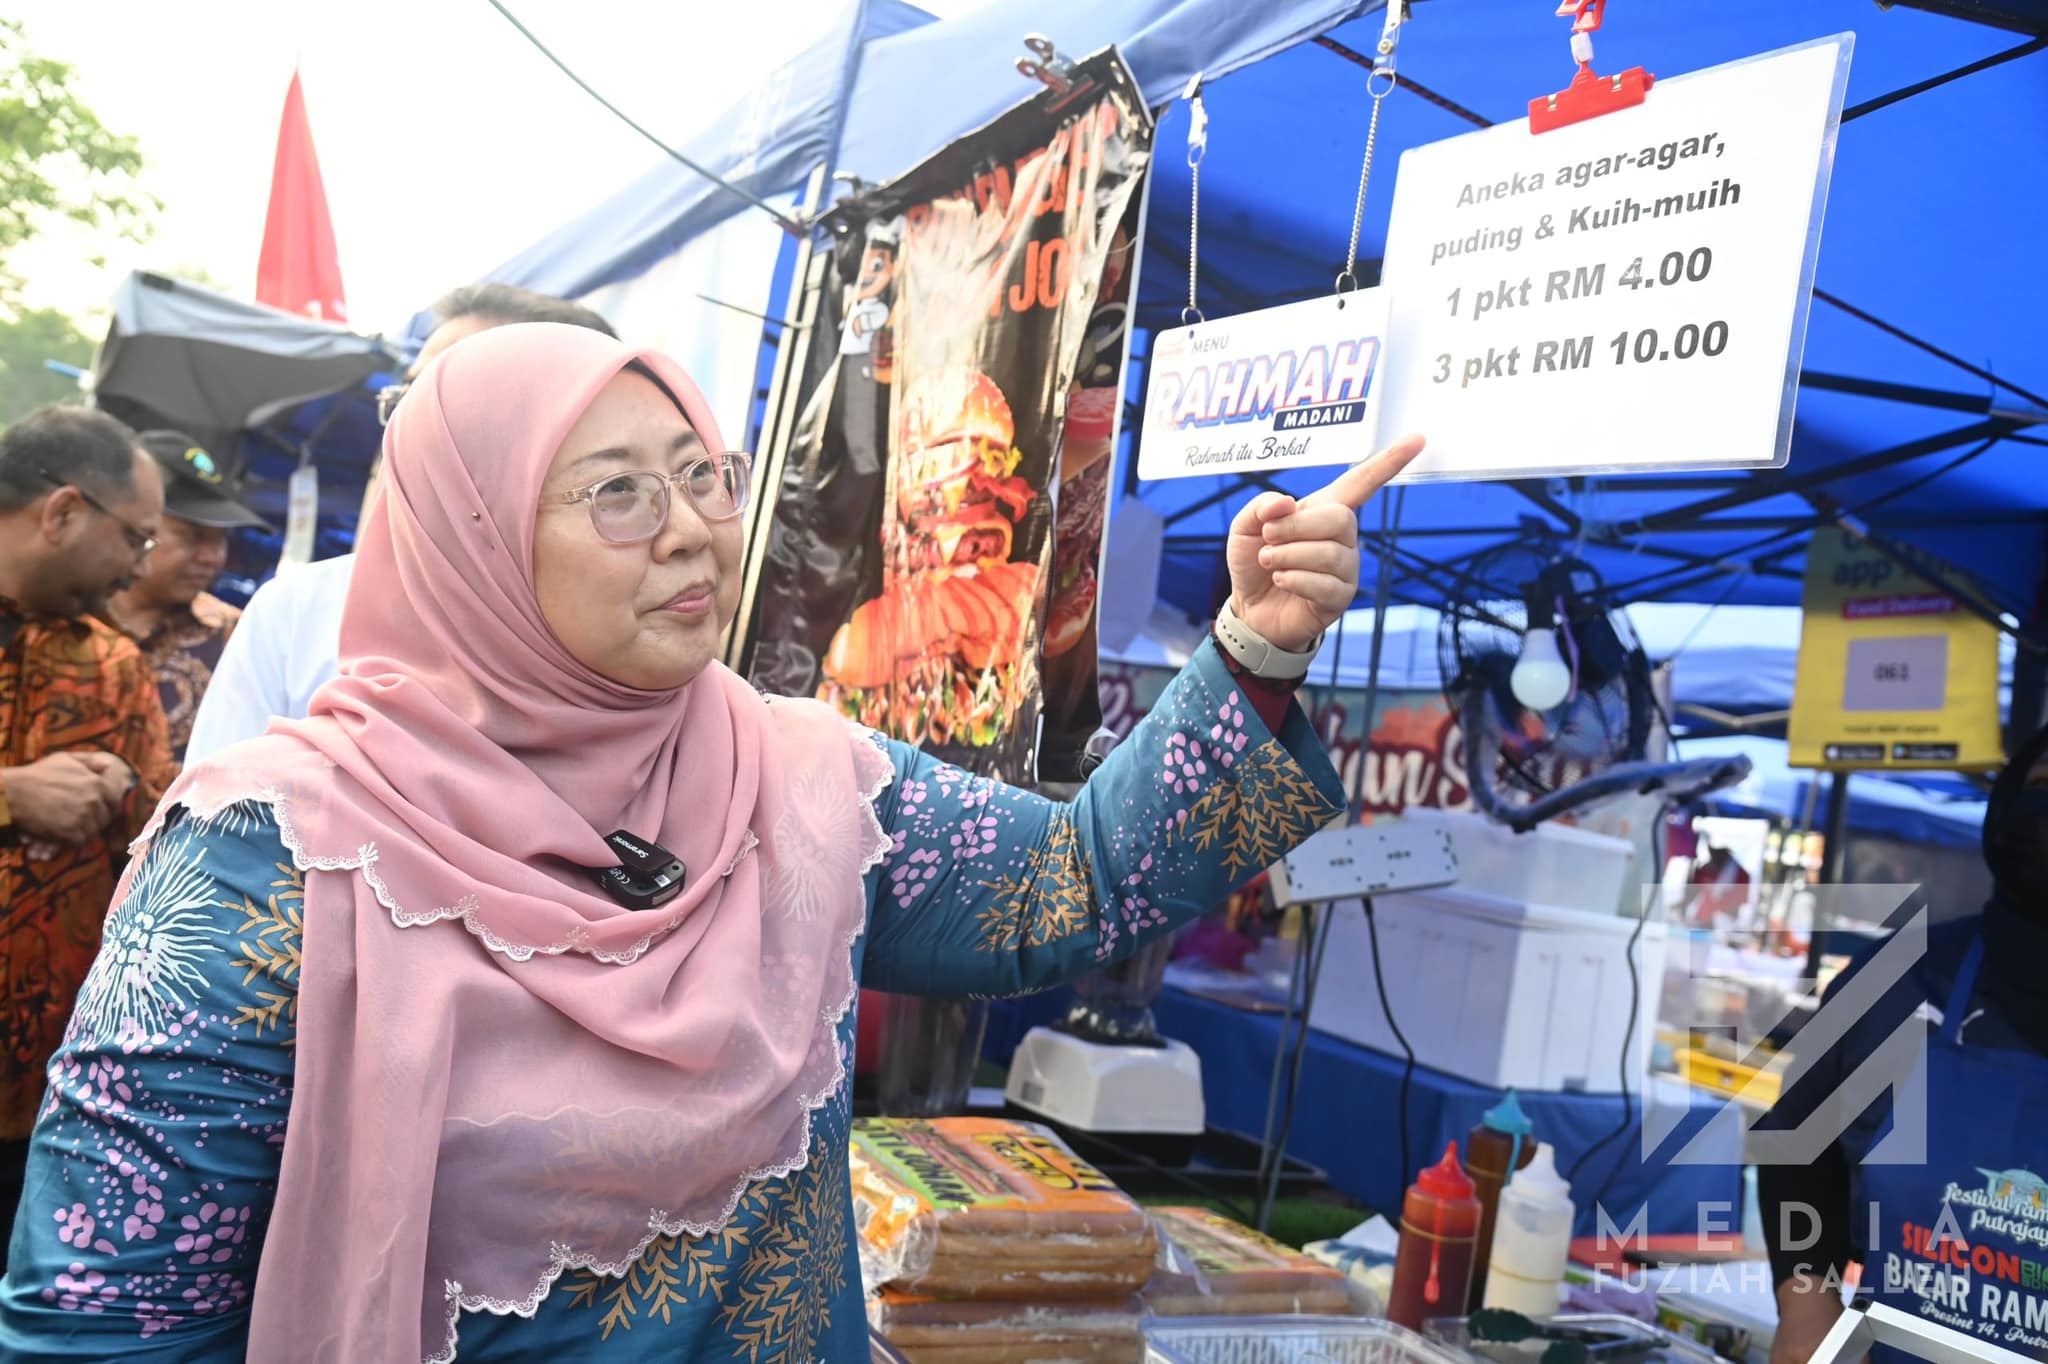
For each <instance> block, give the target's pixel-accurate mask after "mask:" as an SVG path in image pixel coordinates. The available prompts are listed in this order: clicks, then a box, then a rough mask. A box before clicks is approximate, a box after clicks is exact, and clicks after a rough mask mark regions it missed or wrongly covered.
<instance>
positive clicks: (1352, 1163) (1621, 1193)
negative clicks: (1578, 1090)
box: [982, 986, 1743, 1237]
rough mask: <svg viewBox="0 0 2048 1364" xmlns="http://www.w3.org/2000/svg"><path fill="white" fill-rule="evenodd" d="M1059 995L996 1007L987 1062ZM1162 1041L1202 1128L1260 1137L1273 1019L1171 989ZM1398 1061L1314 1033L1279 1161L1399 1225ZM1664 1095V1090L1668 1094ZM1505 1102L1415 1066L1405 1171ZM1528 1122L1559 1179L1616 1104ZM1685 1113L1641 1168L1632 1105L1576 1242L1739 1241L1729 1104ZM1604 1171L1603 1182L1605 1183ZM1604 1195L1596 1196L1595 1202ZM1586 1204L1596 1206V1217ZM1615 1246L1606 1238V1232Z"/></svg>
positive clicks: (1736, 1146)
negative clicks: (1196, 1099) (1632, 1234)
mask: <svg viewBox="0 0 2048 1364" xmlns="http://www.w3.org/2000/svg"><path fill="white" fill-rule="evenodd" d="M1068 999H1069V996H1068V994H1067V992H1066V991H1054V992H1052V993H1050V994H1045V995H1038V996H1034V997H1032V998H1029V999H1022V1000H1011V1001H999V1002H997V1003H996V1004H994V1005H993V1006H992V1008H991V1013H990V1017H989V1026H988V1036H987V1040H986V1041H985V1042H984V1044H983V1047H982V1055H983V1056H984V1057H985V1058H986V1059H988V1060H990V1061H993V1062H996V1063H998V1064H1007V1063H1008V1062H1009V1059H1010V1056H1011V1054H1012V1053H1013V1052H1014V1051H1015V1050H1016V1048H1017V1044H1018V1043H1019V1042H1020V1041H1021V1040H1022V1039H1023V1036H1024V1034H1025V1033H1026V1032H1027V1031H1028V1030H1029V1029H1031V1028H1032V1027H1034V1026H1036V1025H1038V1024H1043V1023H1048V1022H1051V1021H1052V1020H1053V1019H1055V1018H1057V1017H1059V1016H1061V1015H1062V1014H1063V1013H1064V1012H1065V1010H1066V1005H1067V1003H1068ZM1154 1014H1155V1016H1156V1017H1157V1018H1158V1021H1159V1028H1160V1031H1161V1032H1163V1033H1164V1034H1165V1035H1166V1036H1168V1037H1172V1038H1176V1039H1178V1040H1180V1041H1182V1042H1185V1043H1187V1044H1188V1045H1189V1046H1190V1047H1192V1048H1193V1049H1194V1051H1195V1053H1196V1054H1197V1055H1198V1056H1200V1057H1201V1058H1202V1087H1203V1094H1204V1097H1205V1099H1206V1101H1207V1104H1208V1121H1209V1125H1210V1126H1211V1127H1217V1128H1223V1129H1226V1130H1228V1131H1233V1132H1240V1133H1246V1134H1249V1135H1251V1136H1253V1137H1257V1136H1258V1135H1259V1134H1260V1133H1261V1132H1262V1131H1263V1130H1264V1129H1265V1123H1266V1097H1267V1087H1268V1084H1269V1082H1270V1078H1271V1076H1272V1073H1273V1060H1274V1051H1275V1048H1276V1047H1277V1046H1278V1045H1279V1040H1280V1028H1281V1020H1280V1018H1279V1016H1278V1015H1276V1014H1260V1013H1253V1012H1249V1011H1246V1010H1243V1009H1237V1008H1232V1007H1230V1006H1228V1005H1224V1004H1218V1003H1215V1002H1213V1001H1210V1000H1206V999H1201V998H1198V997H1197V996H1195V995H1192V994H1189V993H1187V992H1185V991H1182V990H1177V989H1174V988H1173V987H1171V986H1169V987H1167V988H1166V990H1165V991H1164V992H1163V993H1162V994H1161V996H1160V999H1159V1002H1158V1004H1157V1005H1155V1006H1154ZM1402 1069H1403V1062H1402V1059H1401V1058H1400V1057H1399V1056H1388V1055H1385V1054H1383V1053H1380V1052H1377V1051H1373V1050H1371V1049H1370V1048H1367V1047H1361V1046H1359V1045H1357V1044H1356V1043H1352V1042H1346V1041H1344V1040H1342V1039H1341V1038H1336V1037H1332V1036H1329V1035H1328V1034H1326V1033H1322V1032H1319V1031H1316V1030H1314V1029H1311V1030H1310V1032H1309V1043H1308V1054H1307V1056H1306V1058H1305V1059H1304V1060H1303V1063H1302V1071H1301V1097H1300V1101H1299V1103H1298V1104H1297V1106H1296V1109H1295V1115H1294V1127H1293V1131H1292V1133H1291V1135H1290V1137H1289V1139H1288V1143H1287V1151H1288V1154H1289V1155H1291V1156H1294V1157H1295V1158H1297V1159H1299V1160H1305V1161H1308V1162H1309V1163H1310V1164H1313V1165H1316V1166H1319V1167H1321V1169H1322V1170H1323V1171H1324V1172H1325V1173H1326V1174H1327V1175H1328V1176H1329V1180H1330V1183H1331V1185H1332V1186H1333V1187H1334V1188H1336V1189H1338V1190H1340V1191H1341V1192H1343V1193H1345V1194H1347V1195H1349V1196H1350V1197H1352V1198H1355V1199H1357V1200H1359V1201H1360V1202H1362V1203H1364V1204H1366V1205H1367V1206H1368V1207H1370V1208H1373V1209H1375V1210H1378V1211H1383V1212H1387V1213H1389V1214H1390V1215H1392V1216H1398V1213H1399V1209H1400V1203H1401V1196H1402V1193H1403V1191H1404V1190H1405V1189H1406V1188H1407V1186H1408V1184H1409V1183H1410V1182H1411V1180H1412V1179H1413V1175H1414V1172H1413V1171H1408V1172H1406V1173H1404V1172H1403V1171H1402V1170H1401V1169H1400V1168H1399V1167H1400V1164H1401V1152H1400V1136H1399V1131H1400V1127H1399V1120H1398V1114H1399V1111H1400V1091H1401V1072H1402ZM1667 1092H1668V1091H1667ZM1500 1096H1501V1091H1500V1090H1497V1089H1492V1088H1489V1087H1487V1086H1485V1085H1480V1084H1475V1083H1473V1082H1472V1081H1470V1080H1464V1079H1460V1078H1458V1077H1457V1076H1454V1075H1446V1074H1444V1073H1443V1072H1441V1071H1434V1070H1429V1069H1427V1068H1425V1067H1421V1066H1418V1067H1416V1070H1415V1079H1414V1083H1413V1084H1412V1086H1411V1087H1410V1091H1409V1097H1408V1132H1409V1148H1410V1150H1409V1159H1410V1160H1411V1161H1412V1162H1414V1163H1415V1164H1417V1165H1418V1166H1420V1165H1421V1164H1422V1163H1424V1162H1434V1161H1435V1160H1438V1159H1440V1158H1441V1157H1442V1156H1443V1153H1444V1146H1445V1145H1446V1143H1449V1142H1452V1141H1457V1142H1461V1143H1462V1142H1463V1140H1464V1138H1465V1134H1466V1133H1467V1132H1468V1131H1470V1130H1471V1128H1472V1127H1473V1125H1474V1124H1475V1123H1477V1122H1478V1121H1479V1119H1480V1116H1481V1115H1482V1114H1483V1113H1485V1111H1486V1110H1487V1109H1488V1108H1490V1107H1492V1106H1493V1105H1494V1104H1495V1103H1496V1102H1497V1101H1498V1100H1499V1099H1500ZM1520 1098H1521V1103H1522V1108H1523V1111H1525V1112H1526V1113H1527V1114H1528V1115H1529V1118H1530V1120H1531V1121H1532V1122H1533V1123H1534V1124H1535V1129H1536V1139H1537V1140H1539V1141H1547V1142H1549V1143H1551V1145H1552V1146H1553V1147H1555V1148H1556V1151H1557V1165H1558V1169H1559V1171H1560V1172H1562V1171H1566V1170H1569V1169H1570V1168H1571V1167H1572V1166H1573V1165H1574V1164H1575V1163H1576V1162H1577V1161H1578V1159H1579V1157H1580V1155H1581V1154H1582V1153H1583V1152H1585V1151H1586V1150H1587V1149H1588V1148H1590V1147H1592V1146H1594V1145H1595V1144H1596V1143H1598V1142H1599V1141H1601V1139H1602V1138H1604V1137H1606V1136H1608V1135H1609V1134H1610V1133H1612V1132H1614V1131H1615V1129H1616V1128H1617V1127H1619V1126H1620V1125H1621V1120H1622V1100H1621V1096H1620V1095H1618V1094H1561V1093H1533V1092H1523V1093H1520ZM1686 1103H1687V1104H1688V1106H1689V1111H1687V1112H1685V1113H1683V1114H1674V1113H1671V1112H1669V1111H1668V1110H1667V1111H1664V1112H1662V1113H1660V1118H1662V1119H1663V1122H1662V1123H1661V1124H1660V1125H1672V1126H1675V1133H1674V1135H1673V1136H1671V1137H1669V1138H1668V1139H1665V1140H1663V1141H1662V1142H1660V1143H1659V1144H1658V1145H1657V1147H1656V1153H1655V1155H1654V1157H1653V1158H1652V1159H1651V1161H1649V1162H1648V1163H1647V1164H1646V1163H1645V1162H1644V1160H1643V1159H1642V1115H1643V1104H1642V1097H1641V1096H1640V1095H1637V1096H1636V1097H1635V1100H1634V1103H1633V1121H1632V1122H1631V1123H1630V1126H1629V1130H1628V1132H1627V1133H1626V1134H1625V1135H1623V1136H1618V1137H1616V1138H1615V1139H1614V1140H1613V1141H1611V1142H1609V1143H1608V1144H1607V1145H1606V1146H1605V1147H1603V1148H1602V1149H1601V1150H1600V1151H1599V1152H1597V1153H1596V1154H1595V1155H1594V1156H1593V1157H1592V1159H1591V1160H1590V1161H1588V1162H1587V1164H1586V1166H1585V1168H1584V1169H1583V1170H1582V1171H1581V1172H1580V1175H1579V1178H1578V1180H1577V1181H1575V1183H1574V1187H1573V1198H1574V1200H1575V1201H1576V1202H1577V1203H1578V1205H1579V1211H1578V1223H1577V1226H1576V1228H1575V1234H1576V1235H1578V1236H1582V1237H1584V1236H1598V1235H1599V1234H1600V1233H1601V1217H1600V1212H1599V1209H1604V1210H1605V1213H1606V1221H1607V1224H1608V1226H1609V1227H1610V1228H1613V1229H1616V1230H1617V1231H1621V1232H1625V1231H1628V1230H1629V1229H1630V1228H1631V1227H1632V1225H1633V1224H1635V1223H1636V1220H1637V1218H1638V1217H1639V1216H1641V1215H1643V1210H1644V1208H1645V1206H1646V1205H1647V1216H1646V1220H1645V1222H1644V1223H1643V1224H1642V1225H1641V1226H1640V1227H1637V1228H1636V1229H1637V1230H1642V1231H1647V1232H1648V1233H1649V1234H1650V1235H1656V1236H1667V1235H1677V1234H1686V1235H1690V1234H1693V1233H1695V1232H1698V1231H1701V1230H1702V1229H1704V1230H1705V1231H1707V1232H1708V1233H1710V1234H1723V1235H1725V1234H1727V1233H1729V1232H1732V1231H1738V1230H1739V1229H1740V1227H1741V1225H1742V1205H1743V1185H1742V1166H1741V1145H1742V1141H1741V1130H1740V1127H1739V1124H1736V1123H1733V1122H1731V1121H1730V1120H1729V1119H1728V1117H1727V1114H1726V1110H1727V1106H1726V1105H1725V1104H1724V1103H1723V1102H1722V1101H1720V1100H1718V1099H1713V1098H1711V1097H1709V1096H1706V1095H1691V1096H1689V1097H1688V1098H1687V1100H1686ZM1717 1116H1718V1117H1720V1118H1721V1121H1720V1122H1716V1123H1714V1125H1713V1127H1712V1129H1711V1130H1710V1131H1709V1132H1708V1136H1707V1137H1706V1138H1705V1139H1704V1140H1703V1141H1702V1142H1701V1143H1700V1145H1701V1147H1702V1149H1703V1150H1704V1151H1705V1152H1706V1153H1707V1154H1708V1155H1709V1156H1711V1157H1716V1158H1718V1160H1719V1161H1720V1162H1722V1163H1713V1164H1703V1163H1695V1159H1696V1157H1695V1158H1692V1159H1688V1160H1686V1161H1684V1162H1678V1161H1676V1160H1674V1157H1676V1156H1677V1155H1678V1153H1679V1152H1681V1151H1683V1150H1685V1149H1686V1147H1687V1144H1688V1139H1689V1138H1690V1137H1691V1136H1692V1135H1693V1134H1695V1133H1698V1132H1700V1131H1702V1130H1706V1129H1707V1125H1708V1124H1709V1122H1711V1121H1712V1120H1713V1119H1715V1118H1716V1117H1717ZM1610 1170H1611V1171H1612V1175H1611V1176H1610V1174H1609V1171H1610ZM1603 1186H1604V1187H1605V1193H1604V1194H1601V1193H1600V1190H1601V1189H1602V1187H1603ZM1591 1195H1597V1196H1598V1198H1599V1203H1598V1207H1597V1208H1596V1206H1595V1203H1594V1199H1593V1197H1592V1196H1591ZM1610 1234H1612V1233H1610Z"/></svg>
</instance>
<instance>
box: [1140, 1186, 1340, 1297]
mask: <svg viewBox="0 0 2048 1364" xmlns="http://www.w3.org/2000/svg"><path fill="white" fill-rule="evenodd" d="M1152 1216H1153V1218H1154V1220H1155V1221H1156V1222H1157V1223H1158V1227H1159V1238H1160V1265H1159V1270H1158V1272H1157V1273H1155V1274H1154V1275H1153V1277H1152V1281H1151V1283H1150V1284H1148V1285H1147V1286H1146V1288H1145V1303H1146V1306H1148V1307H1149V1308H1150V1309H1151V1310H1152V1311H1153V1312H1154V1313H1155V1314H1157V1315H1159V1316H1162V1317H1190V1316H1221V1317H1239V1316H1244V1317H1252V1316H1283V1315H1291V1314H1297V1313H1306V1314H1311V1315H1321V1316H1343V1315H1346V1314H1348V1313H1349V1312H1350V1311H1351V1309H1352V1300H1351V1294H1350V1290H1349V1288H1348V1286H1347V1285H1346V1283H1345V1278H1344V1274H1343V1272H1342V1271H1340V1270H1336V1269H1332V1268H1331V1267H1330V1266H1328V1265H1325V1264H1322V1263H1320V1262H1319V1261H1317V1260H1315V1259H1314V1258H1312V1257H1311V1256H1308V1255H1305V1254H1303V1253H1302V1252H1300V1251H1298V1250H1294V1249H1291V1248H1290V1247H1287V1246H1284V1245H1282V1244H1280V1242H1278V1241H1275V1240H1274V1239H1273V1238H1272V1237H1270V1236H1266V1235H1263V1234H1261V1233H1259V1232H1256V1231H1253V1230H1252V1229H1251V1228H1250V1227H1246V1226H1241V1225H1239V1224H1238V1223H1236V1222H1233V1221H1231V1220H1230V1219H1229V1218H1227V1217H1224V1216H1221V1215H1220V1214H1218V1213H1213V1212H1210V1211H1208V1210H1207V1209H1205V1208H1154V1209H1152Z"/></svg>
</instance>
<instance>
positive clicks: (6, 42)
mask: <svg viewBox="0 0 2048 1364" xmlns="http://www.w3.org/2000/svg"><path fill="white" fill-rule="evenodd" d="M141 170H142V153H141V151H140V150H138V149H137V147H136V145H135V140H134V139H133V138H129V137H122V136H119V135H118V134H116V133H113V132H110V131H109V130H108V129H107V127H106V125H104V124H102V123H101V122H100V120H99V116H98V115H97V114H95V113H93V111H92V110H91V109H90V108H88V107H87V106H86V105H85V103H84V102H83V101H82V100H80V99H79V98H78V96H77V95H75V94H74V93H72V90H71V67H70V65H69V64H68V63H66V62H60V61H55V60H53V59H51V58H48V57H40V56H37V55H36V54H35V53H34V52H32V51H30V50H29V46H28V40H27V38H26V36H25V35H24V34H23V32H22V27H21V23H20V21H18V20H14V19H0V305H5V304H11V303H12V302H13V301H14V297H15V294H16V293H17V291H18V290H19V288H20V285H21V281H20V280H19V279H18V278H17V277H15V276H14V275H13V274H12V273H11V272H10V271H9V270H8V268H7V260H8V257H9V256H10V255H11V254H12V253H13V251H14V250H15V248H16V247H19V246H20V245H21V244H22V243H23V242H26V241H28V240H29V239H30V238H31V237H33V236H35V235H36V233H37V232H39V231H41V230H42V229H43V228H44V227H46V226H47V225H49V224H50V223H52V222H56V221H69V222H72V223H76V224H79V225H81V226H83V227H85V228H87V229H89V230H91V231H94V232H98V233H112V234H115V235H118V236H122V237H127V238H129V239H131V240H135V241H140V240H141V239H142V238H143V237H145V236H147V235H148V232H149V219H150V216H151V215H152V214H153V213H155V211H156V210H157V208H158V207H159V205H158V203H157V201H156V199H155V198H154V197H153V196H151V195H149V194H146V193H144V192H143V191H142V190H141V189H140V188H139V187H138V185H137V183H136V177H137V176H138V175H139V173H140V172H141Z"/></svg>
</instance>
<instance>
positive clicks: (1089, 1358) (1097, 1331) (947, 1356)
mask: <svg viewBox="0 0 2048 1364" xmlns="http://www.w3.org/2000/svg"><path fill="white" fill-rule="evenodd" d="M1142 1311H1143V1305H1142V1304H1141V1303H1140V1302H1139V1301H1138V1300H1137V1299H1136V1298H1134V1297H1129V1296H1126V1297H1123V1298H1107V1299H1102V1300H1100V1301H1096V1302H1066V1303H1053V1304H1038V1303H1025V1302H989V1301H983V1302H967V1301H958V1300H955V1301H942V1300H940V1299H936V1298H920V1297H913V1296H911V1295H909V1294H904V1293H898V1292H896V1291H895V1290H894V1289H885V1290H884V1291H883V1292H882V1293H881V1295H880V1296H879V1297H876V1298H873V1299H871V1300H870V1301H869V1303H868V1322H869V1325H870V1326H872V1327H873V1328H874V1330H875V1331H876V1332H877V1333H879V1334H881V1335H883V1336H886V1337H887V1338H888V1340H889V1343H890V1345H892V1346H893V1347H894V1348H895V1349H896V1350H897V1351H898V1352H899V1353H900V1354H901V1355H902V1356H903V1358H904V1359H905V1360H907V1361H909V1364H1139V1361H1140V1360H1142V1359H1143V1358H1144V1355H1145V1339H1144V1334H1143V1327H1142Z"/></svg>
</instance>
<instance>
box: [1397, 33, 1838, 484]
mask: <svg viewBox="0 0 2048 1364" xmlns="http://www.w3.org/2000/svg"><path fill="white" fill-rule="evenodd" d="M1852 42H1853V37H1852V35H1850V34H1846V33H1845V34H1840V35H1837V36H1836V37H1833V38H1826V39H1822V40H1820V41H1818V42H1814V43H1809V44H1805V45H1802V46H1799V47H1792V48H1786V49H1784V50H1782V51H1779V52H1774V53H1770V54H1767V55H1765V56H1761V57H1755V58H1751V59H1749V60H1747V61H1742V62H1736V63H1732V64H1730V65H1727V66H1720V67H1714V68H1712V69H1710V70H1706V71H1699V72H1694V73H1692V74H1690V75H1684V76H1678V77H1675V78H1672V79H1668V80H1666V79H1660V80H1659V81H1658V82H1657V83H1656V85H1655V87H1654V88H1653V89H1652V90H1651V91H1650V94H1649V98H1648V99H1647V100H1646V101H1645V102H1644V103H1643V104H1641V105H1638V106H1636V107H1635V108H1631V109H1624V110H1620V111H1618V112H1615V113H1611V114H1606V115H1602V116H1601V117H1598V118H1594V119H1589V120H1587V121H1586V122H1583V123H1577V124H1571V125H1568V126H1566V127H1563V128H1559V129H1556V130H1554V131H1551V132H1546V133H1543V134H1541V135H1532V134H1531V133H1530V131H1529V124H1528V120H1526V119H1521V120H1517V121H1516V122H1514V123H1510V124H1500V125H1497V126H1495V127H1492V128H1488V129H1485V130H1483V131H1480V132H1476V133H1469V134H1467V135H1465V136H1463V137H1454V138H1451V139H1449V140H1447V141H1443V142H1436V143H1431V144H1430V145H1428V146H1424V147H1416V148H1413V149H1411V150H1409V151H1408V152H1405V153H1404V154H1403V155H1402V157H1401V171H1400V179H1399V182H1398V183H1397V184H1396V186H1395V191H1394V208H1393V218H1392V221H1391V223H1390V224H1389V226H1388V229H1387V252H1386V259H1385V263H1384V268H1383V271H1382V274H1381V279H1382V281H1383V286H1384V288H1385V290H1386V292H1387V294H1388V328H1387V360H1386V371H1387V372H1386V376H1385V388H1386V392H1385V396H1384V399H1383V402H1384V411H1383V421H1382V431H1383V434H1386V435H1390V436H1391V435H1396V434H1399V433H1402V432H1408V431H1419V432H1421V433H1423V434H1424V435H1426V436H1428V437H1429V448H1428V449H1427V450H1425V451H1424V452H1423V454H1422V456H1421V458H1420V459H1418V460H1417V461H1416V462H1415V463H1414V464H1412V465H1410V466H1409V468H1408V471H1407V475H1406V476H1407V477H1409V478H1411V479H1412V478H1423V479H1432V478H1433V479H1478V478H1521V477H1529V476H1532V475H1543V474H1576V473H1595V472H1602V471H1619V470H1629V469H1673V468H1749V467H1767V466H1776V465H1782V464H1783V463H1784V462H1785V460H1786V457H1787V455H1788V453H1789V452H1790V449H1791V441H1792V409H1793V399H1794V396H1795V394H1796V392H1797V386H1798V373H1799V359H1800V355H1801V353H1802V351H1803V350H1804V348H1805V336H1806V312H1807V307H1808V304H1809V301H1810V298H1811V294H1812V288H1813V269H1814V263H1815V259H1816V255H1817V253H1818V250H1819V245H1820V221H1821V216H1822V211H1823V209H1824V208H1825V206H1826V203H1827V186H1828V176H1829V172H1830V170H1831V169H1832V166H1833V162H1834V147H1835V132H1836V128H1837V126H1838V124H1839V122H1840V120H1841V112H1842V92H1843V88H1844V85H1845V83H1846V80H1847V76H1848V64H1849V50H1850V46H1851V43H1852Z"/></svg>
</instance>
